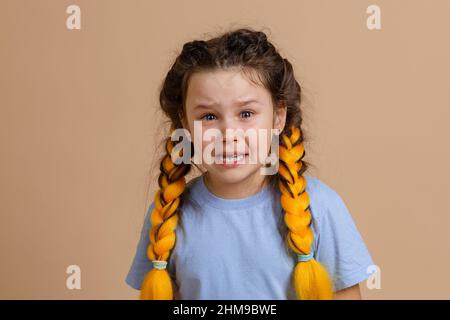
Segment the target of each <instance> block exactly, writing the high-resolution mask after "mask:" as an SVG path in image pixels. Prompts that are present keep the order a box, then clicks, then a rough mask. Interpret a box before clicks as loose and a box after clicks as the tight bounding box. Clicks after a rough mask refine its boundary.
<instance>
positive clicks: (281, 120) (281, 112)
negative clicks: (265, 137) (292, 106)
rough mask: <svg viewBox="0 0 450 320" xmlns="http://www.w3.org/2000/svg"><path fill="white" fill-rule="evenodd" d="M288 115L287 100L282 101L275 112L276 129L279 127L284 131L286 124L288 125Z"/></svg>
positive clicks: (274, 125)
mask: <svg viewBox="0 0 450 320" xmlns="http://www.w3.org/2000/svg"><path fill="white" fill-rule="evenodd" d="M286 115H287V107H286V104H285V102H281V103H280V105H279V106H278V108H277V110H276V112H275V118H274V124H273V127H274V129H279V130H280V131H279V132H280V133H281V132H282V131H283V129H284V126H285V125H286Z"/></svg>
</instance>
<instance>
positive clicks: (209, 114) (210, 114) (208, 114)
mask: <svg viewBox="0 0 450 320" xmlns="http://www.w3.org/2000/svg"><path fill="white" fill-rule="evenodd" d="M208 116H213V117H215V115H213V114H212V113H207V114H205V115H204V116H202V117H201V118H200V119H201V120H203V119H204V118H206V117H208ZM209 120H213V119H211V118H209ZM209 120H207V121H209Z"/></svg>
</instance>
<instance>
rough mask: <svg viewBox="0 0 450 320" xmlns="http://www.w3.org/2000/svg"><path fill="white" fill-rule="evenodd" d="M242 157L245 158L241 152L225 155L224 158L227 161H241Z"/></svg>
mask: <svg viewBox="0 0 450 320" xmlns="http://www.w3.org/2000/svg"><path fill="white" fill-rule="evenodd" d="M242 159H244V155H243V154H240V155H238V156H229V157H223V160H224V161H226V162H233V161H241V160H242Z"/></svg>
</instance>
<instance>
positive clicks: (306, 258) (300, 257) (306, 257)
mask: <svg viewBox="0 0 450 320" xmlns="http://www.w3.org/2000/svg"><path fill="white" fill-rule="evenodd" d="M297 257H298V258H297V261H300V262H306V261H309V260H311V259H313V253H312V252H310V253H309V254H297Z"/></svg>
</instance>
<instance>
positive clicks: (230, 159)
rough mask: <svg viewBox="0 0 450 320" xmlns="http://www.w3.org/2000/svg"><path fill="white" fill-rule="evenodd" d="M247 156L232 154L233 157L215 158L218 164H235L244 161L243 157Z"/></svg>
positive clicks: (220, 156) (222, 156)
mask: <svg viewBox="0 0 450 320" xmlns="http://www.w3.org/2000/svg"><path fill="white" fill-rule="evenodd" d="M247 156H248V154H247V153H242V154H233V155H228V156H227V155H219V156H217V157H216V161H217V162H218V163H230V164H233V163H237V162H241V161H242V160H244V158H245V157H247Z"/></svg>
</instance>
